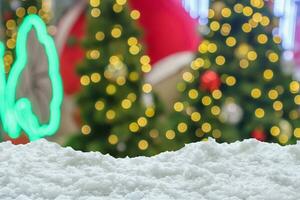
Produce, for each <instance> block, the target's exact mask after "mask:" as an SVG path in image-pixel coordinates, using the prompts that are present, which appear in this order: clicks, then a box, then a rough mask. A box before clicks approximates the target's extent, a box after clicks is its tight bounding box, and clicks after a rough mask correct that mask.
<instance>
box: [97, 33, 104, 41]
mask: <svg viewBox="0 0 300 200" xmlns="http://www.w3.org/2000/svg"><path fill="white" fill-rule="evenodd" d="M95 38H96V40H98V41H102V40H104V38H105V34H104V33H103V32H102V31H98V32H97V33H96V35H95Z"/></svg>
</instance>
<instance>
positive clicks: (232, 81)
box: [225, 76, 236, 86]
mask: <svg viewBox="0 0 300 200" xmlns="http://www.w3.org/2000/svg"><path fill="white" fill-rule="evenodd" d="M225 82H226V84H227V85H228V86H234V85H235V84H236V78H235V77H234V76H228V77H227V78H226V80H225Z"/></svg>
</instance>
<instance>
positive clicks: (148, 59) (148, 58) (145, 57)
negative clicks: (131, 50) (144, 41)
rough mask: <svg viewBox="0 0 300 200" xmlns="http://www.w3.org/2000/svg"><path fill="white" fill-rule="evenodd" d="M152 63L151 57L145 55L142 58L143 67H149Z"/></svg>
mask: <svg viewBox="0 0 300 200" xmlns="http://www.w3.org/2000/svg"><path fill="white" fill-rule="evenodd" d="M150 61H151V59H150V57H149V56H147V55H143V56H142V57H141V58H140V63H141V64H142V65H147V64H149V63H150Z"/></svg>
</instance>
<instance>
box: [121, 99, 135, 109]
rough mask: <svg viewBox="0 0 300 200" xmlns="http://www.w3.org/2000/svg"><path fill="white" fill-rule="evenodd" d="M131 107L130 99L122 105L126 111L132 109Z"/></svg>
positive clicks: (125, 100)
mask: <svg viewBox="0 0 300 200" xmlns="http://www.w3.org/2000/svg"><path fill="white" fill-rule="evenodd" d="M131 105H132V103H131V101H130V100H129V99H124V100H123V101H122V103H121V106H122V108H124V109H126V110H127V109H129V108H131Z"/></svg>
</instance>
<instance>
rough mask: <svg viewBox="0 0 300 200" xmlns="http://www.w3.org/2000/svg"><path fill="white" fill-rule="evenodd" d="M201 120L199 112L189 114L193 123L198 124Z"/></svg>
mask: <svg viewBox="0 0 300 200" xmlns="http://www.w3.org/2000/svg"><path fill="white" fill-rule="evenodd" d="M200 119H201V114H200V113H199V112H193V113H192V114H191V120H192V121H194V122H198V121H200Z"/></svg>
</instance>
